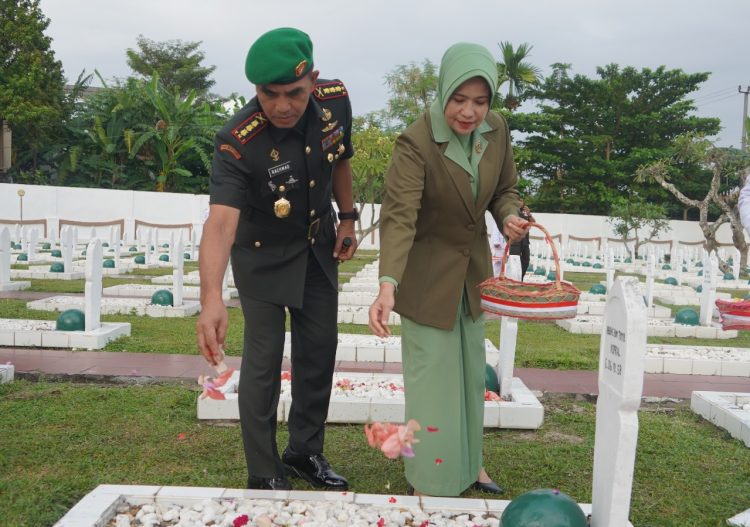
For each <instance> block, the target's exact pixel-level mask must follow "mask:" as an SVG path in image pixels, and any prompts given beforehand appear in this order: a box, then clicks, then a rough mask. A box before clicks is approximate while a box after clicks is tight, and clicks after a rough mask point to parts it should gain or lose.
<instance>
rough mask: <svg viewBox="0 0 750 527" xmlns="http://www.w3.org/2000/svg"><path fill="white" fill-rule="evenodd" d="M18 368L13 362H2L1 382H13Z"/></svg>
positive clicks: (0, 365)
mask: <svg viewBox="0 0 750 527" xmlns="http://www.w3.org/2000/svg"><path fill="white" fill-rule="evenodd" d="M15 372H16V368H15V366H13V365H12V364H0V384H5V383H6V382H13V378H14V377H15Z"/></svg>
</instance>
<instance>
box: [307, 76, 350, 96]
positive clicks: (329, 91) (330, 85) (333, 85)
mask: <svg viewBox="0 0 750 527" xmlns="http://www.w3.org/2000/svg"><path fill="white" fill-rule="evenodd" d="M313 93H314V94H315V98H316V99H318V100H319V101H326V100H328V99H337V98H339V97H346V96H347V95H348V94H347V91H346V86H344V83H343V82H341V81H333V82H327V83H325V84H318V85H317V86H315V91H314V92H313Z"/></svg>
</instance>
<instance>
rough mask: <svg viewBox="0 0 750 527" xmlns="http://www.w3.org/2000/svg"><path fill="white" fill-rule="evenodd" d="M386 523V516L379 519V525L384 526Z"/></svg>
mask: <svg viewBox="0 0 750 527" xmlns="http://www.w3.org/2000/svg"><path fill="white" fill-rule="evenodd" d="M383 525H385V518H380V519H378V527H383Z"/></svg>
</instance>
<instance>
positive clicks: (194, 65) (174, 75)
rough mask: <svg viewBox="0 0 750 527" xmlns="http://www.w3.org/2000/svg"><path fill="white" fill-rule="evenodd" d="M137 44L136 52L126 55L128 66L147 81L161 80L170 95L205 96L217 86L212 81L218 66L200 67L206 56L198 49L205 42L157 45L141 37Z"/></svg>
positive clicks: (128, 52)
mask: <svg viewBox="0 0 750 527" xmlns="http://www.w3.org/2000/svg"><path fill="white" fill-rule="evenodd" d="M136 43H137V44H138V49H137V50H134V49H131V48H128V50H127V51H126V54H127V57H128V58H127V62H128V66H130V68H131V69H132V70H133V71H134V72H135V73H137V74H140V75H141V76H143V77H144V78H145V79H147V80H148V79H152V78H153V77H156V76H158V78H159V79H161V83H162V84H163V85H164V87H165V88H166V89H167V90H168V91H174V90H178V91H179V94H180V95H181V96H182V97H187V95H188V93H189V92H190V90H194V91H195V92H196V94H198V95H199V96H203V95H205V94H207V93H208V90H209V89H211V87H212V86H213V85H214V81H213V80H211V78H210V77H211V74H212V73H213V72H214V70H215V69H216V66H208V67H205V66H201V62H203V60H204V59H205V55H204V54H203V52H202V51H200V50H199V49H198V48H199V47H200V45H201V44H202V42H182V41H181V40H168V41H166V42H155V41H153V40H150V39H148V38H145V37H144V36H143V35H139V36H138V38H137V39H136Z"/></svg>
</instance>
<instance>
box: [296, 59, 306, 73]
mask: <svg viewBox="0 0 750 527" xmlns="http://www.w3.org/2000/svg"><path fill="white" fill-rule="evenodd" d="M305 68H307V61H306V60H303V61H301V62H300V63H299V64H297V67H296V68H294V74H295V75H296V76H297V77H299V76H300V75H302V74H303V73H304V72H305Z"/></svg>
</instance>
